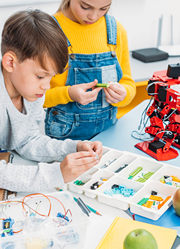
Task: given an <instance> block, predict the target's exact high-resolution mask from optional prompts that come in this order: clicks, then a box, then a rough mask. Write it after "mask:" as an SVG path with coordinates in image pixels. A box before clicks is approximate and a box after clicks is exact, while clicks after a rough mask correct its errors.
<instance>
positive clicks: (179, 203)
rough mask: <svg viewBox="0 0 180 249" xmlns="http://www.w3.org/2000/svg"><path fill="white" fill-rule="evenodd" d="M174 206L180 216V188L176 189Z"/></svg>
mask: <svg viewBox="0 0 180 249" xmlns="http://www.w3.org/2000/svg"><path fill="white" fill-rule="evenodd" d="M173 207H174V210H175V212H176V214H177V215H178V216H180V189H179V188H178V190H176V192H175V194H174V196H173Z"/></svg>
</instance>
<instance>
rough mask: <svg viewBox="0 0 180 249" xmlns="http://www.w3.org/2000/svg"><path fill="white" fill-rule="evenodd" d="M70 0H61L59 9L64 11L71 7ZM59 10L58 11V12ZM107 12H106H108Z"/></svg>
mask: <svg viewBox="0 0 180 249" xmlns="http://www.w3.org/2000/svg"><path fill="white" fill-rule="evenodd" d="M70 1H71V0H62V1H61V4H60V6H59V9H58V11H61V12H63V11H64V10H66V9H67V8H68V7H69V4H70ZM58 11H57V12H58ZM108 11H109V9H108V10H107V12H108ZM107 12H106V13H107Z"/></svg>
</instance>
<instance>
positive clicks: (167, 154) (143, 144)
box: [135, 141, 179, 161]
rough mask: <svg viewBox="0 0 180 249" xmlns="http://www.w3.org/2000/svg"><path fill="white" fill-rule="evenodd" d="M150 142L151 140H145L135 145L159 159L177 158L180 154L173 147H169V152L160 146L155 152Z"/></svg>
mask: <svg viewBox="0 0 180 249" xmlns="http://www.w3.org/2000/svg"><path fill="white" fill-rule="evenodd" d="M150 143H151V141H144V142H141V143H138V144H136V145H135V147H136V148H138V149H140V150H142V151H144V152H145V153H146V154H148V155H149V156H151V157H153V158H155V159H156V160H158V161H167V160H170V159H173V158H176V157H177V156H178V155H179V154H178V152H177V151H176V150H175V149H173V148H169V150H168V151H167V152H163V150H162V148H159V149H157V150H156V152H154V151H152V150H150V149H149V144H150Z"/></svg>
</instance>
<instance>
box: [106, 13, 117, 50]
mask: <svg viewBox="0 0 180 249" xmlns="http://www.w3.org/2000/svg"><path fill="white" fill-rule="evenodd" d="M105 18H106V27H107V41H108V44H109V45H116V44H117V23H116V19H115V18H114V17H113V16H110V15H107V14H106V15H105Z"/></svg>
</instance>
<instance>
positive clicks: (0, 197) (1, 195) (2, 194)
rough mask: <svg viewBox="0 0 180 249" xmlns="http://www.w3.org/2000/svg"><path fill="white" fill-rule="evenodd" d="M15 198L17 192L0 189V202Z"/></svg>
mask: <svg viewBox="0 0 180 249" xmlns="http://www.w3.org/2000/svg"><path fill="white" fill-rule="evenodd" d="M12 195H13V196H14V197H15V196H16V195H17V192H12V191H9V190H7V189H3V188H0V201H7V200H8V197H9V196H12Z"/></svg>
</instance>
